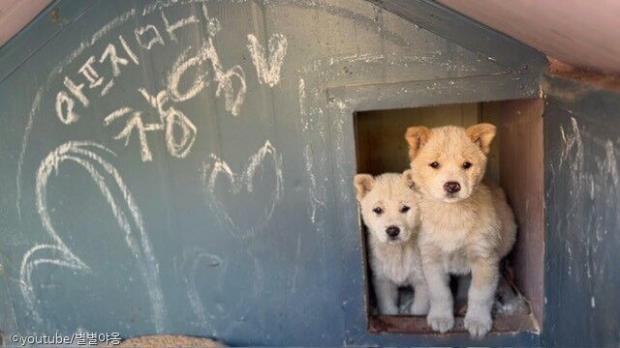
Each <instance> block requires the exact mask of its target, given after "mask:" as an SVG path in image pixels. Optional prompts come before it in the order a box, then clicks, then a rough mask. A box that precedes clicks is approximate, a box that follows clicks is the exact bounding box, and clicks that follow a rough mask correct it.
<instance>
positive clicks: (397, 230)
mask: <svg viewBox="0 0 620 348" xmlns="http://www.w3.org/2000/svg"><path fill="white" fill-rule="evenodd" d="M385 233H387V235H388V236H390V237H392V238H394V237H396V236H398V234H399V233H400V228H398V227H396V226H389V227H388V228H386V229H385Z"/></svg>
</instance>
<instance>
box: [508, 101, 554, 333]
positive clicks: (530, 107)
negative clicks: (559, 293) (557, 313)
mask: <svg viewBox="0 0 620 348" xmlns="http://www.w3.org/2000/svg"><path fill="white" fill-rule="evenodd" d="M501 110H502V111H501V119H500V132H501V138H500V167H501V171H500V182H501V185H502V187H503V188H504V190H505V192H506V195H507V196H508V200H509V203H510V205H511V206H512V208H513V210H514V212H515V216H516V219H517V224H518V226H519V233H518V236H517V243H516V247H515V249H514V250H513V252H512V261H513V268H514V270H515V273H516V274H515V275H516V281H517V283H518V285H519V288H520V289H521V291H522V292H523V293H524V294H525V296H526V297H527V298H528V299H529V300H530V301H531V305H532V309H533V311H534V314H535V315H536V318H537V319H538V321H539V322H540V321H541V320H542V315H543V311H542V309H543V297H544V294H543V281H544V279H543V278H544V277H543V272H544V268H543V264H544V248H545V225H544V171H543V118H542V112H543V101H542V100H539V99H536V100H518V101H508V102H505V103H503V104H502V108H501Z"/></svg>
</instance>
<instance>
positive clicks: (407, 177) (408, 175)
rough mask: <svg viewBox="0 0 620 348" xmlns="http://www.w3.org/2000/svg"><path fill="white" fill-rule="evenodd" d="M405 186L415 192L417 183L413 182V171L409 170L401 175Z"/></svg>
mask: <svg viewBox="0 0 620 348" xmlns="http://www.w3.org/2000/svg"><path fill="white" fill-rule="evenodd" d="M401 177H402V178H403V181H405V184H406V185H407V186H408V187H409V188H410V189H412V190H415V182H414V181H413V172H412V171H411V169H407V170H405V171H404V172H403V174H402V175H401Z"/></svg>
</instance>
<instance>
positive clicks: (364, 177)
mask: <svg viewBox="0 0 620 348" xmlns="http://www.w3.org/2000/svg"><path fill="white" fill-rule="evenodd" d="M374 184H375V178H373V177H372V175H368V174H357V175H356V176H355V178H353V185H355V190H356V191H357V200H358V201H361V200H362V199H363V198H364V196H366V194H367V193H368V191H370V190H372V187H373V185H374Z"/></svg>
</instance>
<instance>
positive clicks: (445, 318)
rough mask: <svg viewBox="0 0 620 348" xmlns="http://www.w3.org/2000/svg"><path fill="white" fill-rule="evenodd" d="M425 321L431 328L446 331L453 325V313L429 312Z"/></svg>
mask: <svg viewBox="0 0 620 348" xmlns="http://www.w3.org/2000/svg"><path fill="white" fill-rule="evenodd" d="M426 322H427V323H428V325H430V326H431V327H432V328H433V330H435V331H439V332H441V333H446V332H448V331H450V329H452V327H454V315H452V313H433V312H432V311H431V313H429V315H428V316H427V317H426Z"/></svg>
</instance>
